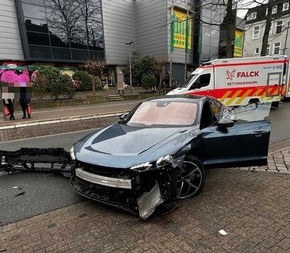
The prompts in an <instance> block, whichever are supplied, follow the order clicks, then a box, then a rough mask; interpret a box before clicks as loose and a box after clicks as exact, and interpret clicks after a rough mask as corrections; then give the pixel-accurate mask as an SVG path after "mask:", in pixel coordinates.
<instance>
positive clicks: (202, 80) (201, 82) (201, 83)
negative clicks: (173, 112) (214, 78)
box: [190, 74, 210, 89]
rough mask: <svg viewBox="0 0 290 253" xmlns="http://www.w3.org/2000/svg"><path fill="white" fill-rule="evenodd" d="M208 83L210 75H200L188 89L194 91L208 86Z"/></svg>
mask: <svg viewBox="0 0 290 253" xmlns="http://www.w3.org/2000/svg"><path fill="white" fill-rule="evenodd" d="M209 82H210V74H204V75H201V76H200V77H199V78H197V79H196V80H195V82H194V83H193V84H192V86H191V87H190V89H196V88H201V87H205V86H208V85H209Z"/></svg>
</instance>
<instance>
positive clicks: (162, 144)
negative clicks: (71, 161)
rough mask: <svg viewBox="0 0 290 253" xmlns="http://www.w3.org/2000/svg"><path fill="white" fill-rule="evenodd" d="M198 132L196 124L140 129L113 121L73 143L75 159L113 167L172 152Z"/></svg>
mask: <svg viewBox="0 0 290 253" xmlns="http://www.w3.org/2000/svg"><path fill="white" fill-rule="evenodd" d="M197 132H198V128H197V127H178V128H177V127H172V128H168V127H166V128H155V127H154V128H153V127H148V128H140V127H132V126H127V125H124V124H115V125H112V126H109V127H107V128H105V129H103V130H100V131H99V132H97V133H95V134H93V135H91V136H89V137H88V138H87V139H84V140H83V141H81V142H80V143H77V144H76V158H77V160H79V161H82V162H85V163H89V164H94V165H99V166H106V167H115V168H129V167H131V166H134V165H137V164H140V163H144V162H148V161H149V162H150V161H156V160H157V159H159V158H160V157H162V156H165V155H173V154H174V153H176V152H177V151H178V150H180V149H181V148H182V147H183V146H184V145H186V144H187V143H188V142H189V141H190V140H191V139H192V138H194V137H195V136H196V134H197Z"/></svg>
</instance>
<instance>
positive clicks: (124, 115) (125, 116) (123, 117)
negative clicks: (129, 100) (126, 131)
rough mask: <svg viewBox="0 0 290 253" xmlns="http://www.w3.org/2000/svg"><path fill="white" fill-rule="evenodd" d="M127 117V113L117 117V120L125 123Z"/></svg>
mask: <svg viewBox="0 0 290 253" xmlns="http://www.w3.org/2000/svg"><path fill="white" fill-rule="evenodd" d="M128 115H129V113H124V114H121V115H120V116H119V119H120V120H121V121H125V120H126V119H127V117H128Z"/></svg>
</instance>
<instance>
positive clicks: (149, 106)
mask: <svg viewBox="0 0 290 253" xmlns="http://www.w3.org/2000/svg"><path fill="white" fill-rule="evenodd" d="M196 112H197V104H195V103H188V102H170V101H147V102H144V103H142V104H141V105H140V106H139V107H138V108H137V110H136V111H135V112H134V114H133V115H132V116H131V118H130V120H129V121H128V122H127V124H128V125H134V126H136V125H138V124H139V125H140V124H142V125H148V126H151V125H166V126H169V125H174V126H189V125H192V124H194V123H195V120H196Z"/></svg>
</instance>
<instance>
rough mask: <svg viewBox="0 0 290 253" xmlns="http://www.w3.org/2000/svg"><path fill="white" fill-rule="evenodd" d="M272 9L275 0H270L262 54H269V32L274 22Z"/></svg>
mask: <svg viewBox="0 0 290 253" xmlns="http://www.w3.org/2000/svg"><path fill="white" fill-rule="evenodd" d="M272 9H273V0H269V2H268V14H267V17H266V25H265V31H264V35H263V42H262V49H261V56H266V55H267V47H268V39H269V32H270V28H271V22H272ZM273 32H274V31H273Z"/></svg>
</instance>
